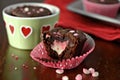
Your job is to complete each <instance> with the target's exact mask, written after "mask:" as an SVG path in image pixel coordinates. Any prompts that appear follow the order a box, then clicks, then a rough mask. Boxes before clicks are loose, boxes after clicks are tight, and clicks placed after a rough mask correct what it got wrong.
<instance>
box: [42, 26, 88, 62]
mask: <svg viewBox="0 0 120 80" xmlns="http://www.w3.org/2000/svg"><path fill="white" fill-rule="evenodd" d="M85 41H86V36H85V35H84V34H83V32H82V31H80V30H73V29H66V28H61V27H57V28H54V29H53V30H51V31H47V32H44V33H43V43H44V45H45V47H46V51H47V52H48V55H49V56H50V57H51V58H52V59H55V60H63V59H68V58H72V57H75V56H80V54H81V52H82V49H83V46H84V43H85Z"/></svg>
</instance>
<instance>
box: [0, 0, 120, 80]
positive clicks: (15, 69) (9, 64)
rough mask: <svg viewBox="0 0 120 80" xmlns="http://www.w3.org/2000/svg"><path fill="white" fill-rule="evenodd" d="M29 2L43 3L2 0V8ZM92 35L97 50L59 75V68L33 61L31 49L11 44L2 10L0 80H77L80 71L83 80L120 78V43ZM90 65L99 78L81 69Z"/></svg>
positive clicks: (0, 14)
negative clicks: (64, 77) (66, 77)
mask: <svg viewBox="0 0 120 80" xmlns="http://www.w3.org/2000/svg"><path fill="white" fill-rule="evenodd" d="M29 1H31V2H32V1H34V2H41V0H1V1H0V11H1V12H2V9H3V8H4V7H6V6H8V5H10V4H13V3H18V2H29ZM91 36H92V35H91ZM92 37H93V39H94V40H95V43H96V47H95V50H94V51H93V52H92V53H91V54H90V55H89V56H88V57H87V58H86V59H85V60H84V61H83V62H82V63H81V64H80V65H79V66H78V67H76V68H74V69H71V70H65V72H64V73H63V74H62V75H59V74H56V72H55V70H56V69H52V68H47V67H45V66H43V65H41V64H39V63H37V62H35V61H34V60H32V59H31V57H30V56H29V54H30V51H27V50H26V51H23V50H19V49H16V48H13V47H11V46H9V44H8V40H7V34H6V30H5V27H4V22H3V19H2V13H0V80H61V78H62V76H65V75H67V76H68V77H69V79H70V80H75V76H76V75H77V74H82V76H83V80H120V43H117V42H109V41H104V40H102V39H99V38H96V37H95V36H92ZM90 67H93V68H95V70H96V71H98V72H99V77H97V78H93V77H92V76H91V75H85V74H83V72H82V69H83V68H90Z"/></svg>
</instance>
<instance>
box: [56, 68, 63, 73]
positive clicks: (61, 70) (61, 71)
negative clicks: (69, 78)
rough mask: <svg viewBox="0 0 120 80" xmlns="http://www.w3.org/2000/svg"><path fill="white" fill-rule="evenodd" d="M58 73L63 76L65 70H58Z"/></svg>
mask: <svg viewBox="0 0 120 80" xmlns="http://www.w3.org/2000/svg"><path fill="white" fill-rule="evenodd" d="M56 73H58V74H63V73H64V70H63V69H56Z"/></svg>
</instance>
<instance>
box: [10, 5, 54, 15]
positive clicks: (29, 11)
mask: <svg viewBox="0 0 120 80" xmlns="http://www.w3.org/2000/svg"><path fill="white" fill-rule="evenodd" d="M51 14H52V12H51V11H50V10H49V9H47V8H45V7H40V6H28V5H25V6H21V7H17V8H15V9H13V10H12V11H11V15H13V16H18V17H41V16H47V15H51Z"/></svg>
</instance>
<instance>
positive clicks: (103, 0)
mask: <svg viewBox="0 0 120 80" xmlns="http://www.w3.org/2000/svg"><path fill="white" fill-rule="evenodd" d="M88 1H91V2H96V3H102V4H115V3H119V1H118V0H88Z"/></svg>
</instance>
